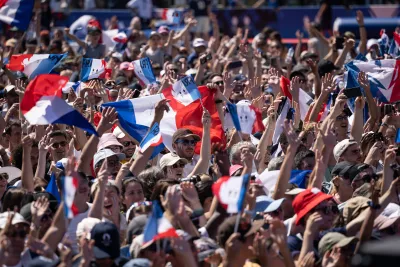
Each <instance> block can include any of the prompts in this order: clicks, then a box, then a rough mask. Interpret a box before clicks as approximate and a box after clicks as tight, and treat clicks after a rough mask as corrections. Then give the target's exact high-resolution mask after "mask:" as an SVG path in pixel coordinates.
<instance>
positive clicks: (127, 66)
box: [116, 61, 134, 80]
mask: <svg viewBox="0 0 400 267" xmlns="http://www.w3.org/2000/svg"><path fill="white" fill-rule="evenodd" d="M133 69H134V68H133V64H132V63H130V62H127V61H124V62H122V63H121V64H119V70H133ZM117 79H118V78H117ZM117 79H116V80H117Z"/></svg>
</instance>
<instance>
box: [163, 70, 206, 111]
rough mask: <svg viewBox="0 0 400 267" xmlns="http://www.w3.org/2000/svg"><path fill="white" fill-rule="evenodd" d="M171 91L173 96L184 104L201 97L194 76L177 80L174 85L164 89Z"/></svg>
mask: <svg viewBox="0 0 400 267" xmlns="http://www.w3.org/2000/svg"><path fill="white" fill-rule="evenodd" d="M164 91H170V93H171V94H172V96H173V97H174V98H175V99H176V100H177V101H178V102H180V103H181V104H183V105H184V106H187V105H189V104H191V103H193V102H194V101H196V100H197V99H200V98H201V95H200V92H199V89H198V88H197V86H196V82H195V81H194V79H193V77H192V76H190V75H189V76H186V77H183V78H182V79H180V80H179V81H177V82H176V83H174V84H173V85H172V87H169V88H166V89H164Z"/></svg>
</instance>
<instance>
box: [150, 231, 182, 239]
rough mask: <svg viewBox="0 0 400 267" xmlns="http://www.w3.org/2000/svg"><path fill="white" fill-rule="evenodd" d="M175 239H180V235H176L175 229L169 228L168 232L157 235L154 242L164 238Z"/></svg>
mask: <svg viewBox="0 0 400 267" xmlns="http://www.w3.org/2000/svg"><path fill="white" fill-rule="evenodd" d="M174 237H179V235H178V234H177V233H176V231H175V229H174V228H169V229H168V230H167V231H165V232H162V233H159V234H157V235H155V236H154V237H153V240H152V241H156V240H159V239H163V238H174Z"/></svg>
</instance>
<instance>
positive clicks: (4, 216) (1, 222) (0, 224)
mask: <svg viewBox="0 0 400 267" xmlns="http://www.w3.org/2000/svg"><path fill="white" fill-rule="evenodd" d="M10 214H14V217H13V219H12V221H11V224H12V225H16V224H19V223H23V224H26V225H28V226H29V223H28V222H27V221H26V220H25V219H24V217H23V216H22V215H21V214H20V213H18V212H16V213H14V212H13V211H6V212H3V213H0V229H4V227H5V226H6V224H7V221H8V217H9V216H10Z"/></svg>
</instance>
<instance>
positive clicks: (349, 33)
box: [343, 31, 356, 39]
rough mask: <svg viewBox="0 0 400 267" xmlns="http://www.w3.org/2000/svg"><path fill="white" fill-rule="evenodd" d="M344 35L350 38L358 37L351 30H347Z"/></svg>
mask: <svg viewBox="0 0 400 267" xmlns="http://www.w3.org/2000/svg"><path fill="white" fill-rule="evenodd" d="M343 36H344V37H346V38H348V39H356V35H355V34H354V33H352V32H351V31H347V32H345V33H344V34H343Z"/></svg>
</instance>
